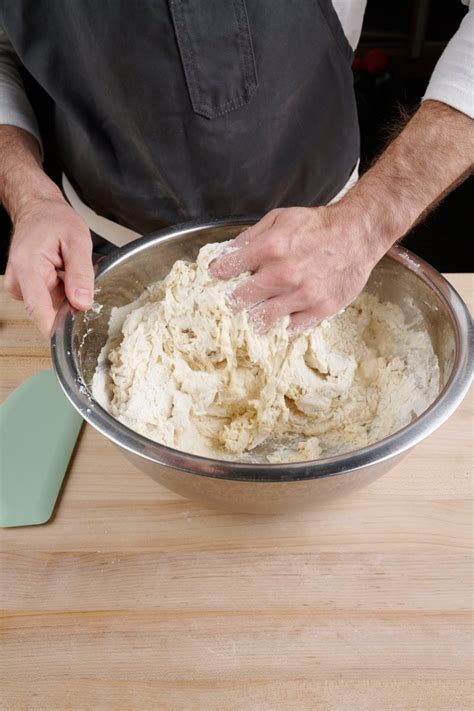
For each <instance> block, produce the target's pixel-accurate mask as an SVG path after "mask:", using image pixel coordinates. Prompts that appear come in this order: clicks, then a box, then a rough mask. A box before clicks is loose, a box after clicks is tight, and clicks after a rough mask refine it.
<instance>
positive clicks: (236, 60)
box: [0, 0, 359, 233]
mask: <svg viewBox="0 0 474 711" xmlns="http://www.w3.org/2000/svg"><path fill="white" fill-rule="evenodd" d="M0 22H1V23H2V25H3V27H4V29H5V31H6V33H7V35H8V38H9V39H10V41H11V43H12V45H13V47H14V49H15V51H16V52H17V54H18V56H19V58H20V60H21V62H22V63H23V65H24V67H25V68H26V70H27V71H28V72H29V73H30V74H31V75H32V77H33V78H34V79H35V80H36V81H37V82H38V83H39V84H40V86H41V87H42V88H43V89H44V90H45V91H46V93H47V95H48V96H49V98H50V101H51V105H52V115H53V120H54V135H55V142H56V146H57V152H58V156H59V158H60V161H61V166H62V168H63V170H64V171H65V173H66V174H67V176H68V178H69V180H70V181H71V183H72V184H73V186H74V188H75V189H76V191H77V193H78V195H79V196H80V198H81V199H82V200H83V201H84V202H85V203H86V204H87V205H89V206H90V207H91V208H92V209H93V210H95V212H97V213H99V214H101V215H103V216H105V217H108V218H110V219H112V220H114V221H116V222H119V223H120V224H122V225H125V226H127V227H130V228H131V229H133V230H136V231H138V232H141V233H144V232H149V231H151V230H153V229H157V228H160V227H163V226H166V225H169V224H175V223H178V222H184V221H186V220H190V219H212V218H217V217H221V216H224V215H243V214H249V213H251V214H257V213H264V212H266V211H268V210H270V209H272V208H274V207H281V206H291V205H307V206H310V205H321V204H325V203H327V202H328V201H329V200H331V198H332V197H334V196H335V195H336V194H337V193H338V192H339V190H340V189H341V188H342V187H343V185H344V184H345V183H346V181H347V180H348V178H349V176H350V174H351V172H352V169H353V168H354V166H355V164H356V162H357V159H358V154H359V131H358V124H357V115H356V107H355V100H354V91H353V80H352V71H351V60H352V50H351V48H350V46H349V44H348V42H347V39H346V37H345V36H344V33H343V30H342V28H341V25H340V23H339V19H338V17H337V15H336V12H335V10H334V8H333V6H332V3H331V2H330V1H329V0H295V1H294V2H290V0H168V1H167V0H140V1H138V0H135V1H132V0H108V1H105V0H0Z"/></svg>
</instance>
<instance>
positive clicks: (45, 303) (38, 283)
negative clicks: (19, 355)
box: [20, 265, 56, 338]
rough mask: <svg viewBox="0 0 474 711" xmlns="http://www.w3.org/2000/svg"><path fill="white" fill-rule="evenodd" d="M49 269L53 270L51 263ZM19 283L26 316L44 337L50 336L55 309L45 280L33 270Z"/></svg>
mask: <svg viewBox="0 0 474 711" xmlns="http://www.w3.org/2000/svg"><path fill="white" fill-rule="evenodd" d="M51 270H52V271H54V267H53V266H52V265H51ZM20 278H21V277H20ZM21 283H22V294H23V300H24V302H25V308H26V312H27V314H28V316H29V317H30V318H31V319H32V320H33V321H34V322H35V323H36V325H37V326H38V328H39V330H40V331H41V333H42V334H43V335H44V336H45V337H46V338H50V336H51V330H52V328H53V324H54V319H55V318H56V311H55V308H54V306H53V302H52V300H51V294H50V292H49V290H48V287H47V280H46V279H45V278H44V276H43V275H40V274H38V273H36V272H35V273H33V274H31V273H30V274H28V275H27V276H26V277H25V278H24V279H21Z"/></svg>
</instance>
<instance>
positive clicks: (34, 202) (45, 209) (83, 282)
mask: <svg viewBox="0 0 474 711" xmlns="http://www.w3.org/2000/svg"><path fill="white" fill-rule="evenodd" d="M0 155H1V156H2V159H1V161H0V202H1V203H2V204H3V205H4V206H5V208H6V210H7V212H8V214H9V215H10V217H11V220H12V224H13V238H12V242H11V247H10V255H9V259H8V264H7V270H6V274H5V286H6V288H7V289H8V291H9V292H10V294H11V295H12V296H13V297H14V298H16V299H23V300H24V302H25V306H26V310H27V311H28V314H29V315H30V317H31V318H32V319H33V320H34V321H35V323H36V325H37V326H38V328H39V329H40V330H41V332H42V333H43V335H44V336H46V337H47V338H49V337H50V335H51V329H52V327H53V323H54V319H55V316H56V311H57V309H58V307H59V305H60V303H61V302H62V301H63V299H64V297H65V296H66V297H67V298H68V300H69V302H70V303H71V305H72V306H74V307H75V308H77V309H80V310H85V309H88V308H89V307H90V306H91V304H92V301H93V289H94V271H93V268H92V260H91V253H92V240H91V236H90V232H89V230H88V228H87V226H86V224H85V223H84V222H83V220H82V219H81V218H80V217H79V215H77V214H76V213H75V212H74V210H73V209H72V208H71V207H70V206H69V205H68V204H67V202H66V201H65V200H64V198H63V196H62V193H61V191H60V190H59V188H58V187H57V186H56V185H55V184H54V183H53V182H52V181H51V180H50V179H49V178H48V176H47V175H46V174H45V173H44V172H43V170H42V167H41V157H40V147H39V145H38V142H37V141H36V139H35V138H34V137H33V136H32V135H31V134H30V133H28V132H27V131H24V130H23V129H21V128H17V127H16V126H8V125H0Z"/></svg>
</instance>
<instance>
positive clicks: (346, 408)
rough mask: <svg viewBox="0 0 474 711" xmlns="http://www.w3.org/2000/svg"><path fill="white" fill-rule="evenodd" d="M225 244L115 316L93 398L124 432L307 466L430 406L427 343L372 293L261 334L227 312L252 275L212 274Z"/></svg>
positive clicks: (433, 373) (176, 269)
mask: <svg viewBox="0 0 474 711" xmlns="http://www.w3.org/2000/svg"><path fill="white" fill-rule="evenodd" d="M229 246H230V243H225V244H222V243H221V244H208V245H206V246H205V247H203V248H202V249H201V251H200V253H199V255H198V258H197V261H196V262H195V263H188V262H184V261H178V262H176V263H175V264H174V266H173V268H172V269H171V271H170V273H169V275H168V276H167V277H166V279H164V280H163V281H162V282H158V283H156V284H153V285H152V286H150V287H149V288H148V289H146V291H145V292H144V294H143V295H142V296H141V297H140V298H139V299H138V300H137V301H136V302H134V303H133V304H131V305H129V306H126V307H123V308H121V309H114V310H113V312H112V318H111V323H110V337H109V340H108V342H107V344H106V345H105V347H104V349H103V350H102V353H101V357H100V358H99V364H98V368H97V371H96V375H95V377H94V381H93V393H94V396H95V398H96V399H97V400H98V401H99V403H100V404H101V405H102V406H103V407H105V408H106V409H107V410H108V411H109V412H110V413H111V414H112V415H113V416H114V417H116V418H117V419H119V420H120V421H121V422H122V423H124V424H125V425H127V426H128V427H130V428H131V429H133V430H135V431H137V432H139V433H141V434H142V435H145V436H146V437H149V438H150V439H152V440H156V441H157V442H161V443H162V444H165V445H168V446H169V447H174V448H175V449H179V450H183V451H186V452H191V453H193V454H199V455H203V456H210V457H213V458H218V459H235V458H244V459H246V460H247V461H249V460H250V461H251V460H252V452H255V451H256V453H258V452H259V451H262V450H263V451H264V452H265V451H266V452H267V453H266V454H265V456H266V457H267V459H268V460H269V461H272V462H282V461H304V460H309V459H315V458H317V457H318V456H328V455H333V454H336V453H340V452H344V451H348V450H351V449H356V448H359V447H362V446H364V445H367V444H369V443H371V442H374V441H376V440H379V439H382V438H383V437H386V436H387V435H389V434H391V433H393V432H395V431H396V430H399V429H400V428H401V427H403V426H405V425H406V424H408V423H409V422H410V421H411V420H412V419H413V418H414V417H416V416H417V415H419V414H420V413H421V412H423V411H424V410H425V409H426V408H427V407H428V405H429V404H430V403H431V402H432V401H433V400H434V399H435V397H436V396H437V394H438V392H439V369H438V362H437V358H436V356H435V354H434V352H433V347H432V344H431V341H430V338H429V335H428V333H427V332H426V331H423V330H416V329H414V328H413V327H410V325H409V324H407V323H406V321H405V317H404V315H403V312H402V310H401V309H400V308H399V307H398V306H396V305H394V304H391V303H380V301H379V300H378V299H377V298H376V297H375V296H373V295H370V294H368V293H363V294H362V295H361V296H359V298H358V299H356V301H355V302H354V303H353V304H352V305H351V306H349V307H348V308H347V309H346V310H345V311H344V312H342V313H340V314H338V315H336V316H334V317H333V318H332V319H330V320H329V321H324V322H323V323H322V324H320V325H319V326H317V327H314V328H312V329H310V330H307V331H305V332H304V333H302V334H301V335H299V336H298V337H296V338H295V339H293V340H291V338H290V337H289V333H288V330H287V325H288V319H283V320H282V321H281V322H280V323H278V324H277V325H276V326H275V327H274V328H273V329H272V330H271V331H270V332H269V333H267V334H265V335H258V334H256V333H255V331H254V330H253V328H252V326H251V325H250V323H249V320H248V314H247V312H246V311H241V312H240V313H237V314H234V313H232V311H231V310H230V308H229V306H228V305H227V297H228V295H229V293H230V292H232V291H233V289H234V288H235V285H236V283H237V282H239V281H240V280H242V279H244V278H245V277H246V276H248V275H241V276H239V277H237V278H236V279H232V280H229V281H219V280H214V279H212V278H211V277H210V275H209V272H208V265H209V263H210V262H211V261H212V260H213V259H214V258H215V257H216V256H218V255H219V254H220V253H222V250H223V249H226V248H227V249H228V248H229ZM256 448H259V449H257V450H256ZM265 448H266V449H265Z"/></svg>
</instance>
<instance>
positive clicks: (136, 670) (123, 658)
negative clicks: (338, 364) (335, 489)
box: [0, 275, 473, 711]
mask: <svg viewBox="0 0 474 711" xmlns="http://www.w3.org/2000/svg"><path fill="white" fill-rule="evenodd" d="M449 278H450V281H451V282H452V283H453V284H454V285H455V286H456V287H457V288H458V290H459V291H460V292H461V294H462V295H463V296H464V298H465V299H466V300H469V298H470V299H471V300H472V295H473V294H472V292H473V279H472V276H470V275H452V276H450V277H449ZM0 322H1V323H0V325H1V328H0V337H1V343H0V358H1V360H0V364H1V383H0V385H1V397H2V399H3V398H4V397H6V396H7V395H8V393H9V392H10V391H11V390H12V389H13V388H14V387H16V386H17V385H18V384H19V383H20V382H21V381H22V380H24V379H25V378H27V377H28V376H30V375H32V374H33V373H35V372H37V371H39V370H41V369H43V368H48V367H49V366H50V359H49V355H48V348H47V347H46V345H45V344H44V343H43V342H42V340H41V338H40V337H39V335H37V333H36V331H35V329H34V328H33V326H32V325H31V324H30V323H29V322H28V321H27V320H26V318H25V314H24V311H23V308H22V305H21V304H20V303H18V302H13V301H12V300H10V299H9V298H8V297H7V296H6V295H5V294H4V293H2V295H1V298H0ZM472 406H473V398H472V397H468V398H467V399H466V400H465V401H464V403H463V404H462V406H461V407H460V408H459V410H458V411H457V412H456V414H455V415H454V416H453V417H452V418H451V419H450V420H449V421H448V422H447V423H446V424H445V425H444V426H443V427H442V428H441V429H439V430H438V431H437V432H436V433H435V434H434V435H432V436H431V437H429V438H428V440H427V441H425V442H424V443H422V444H421V445H419V447H418V448H417V449H416V450H415V451H414V452H412V453H411V454H410V455H409V456H408V457H407V458H406V459H405V460H404V462H402V463H401V464H400V465H399V466H397V467H396V468H395V469H394V470H393V471H392V472H390V473H389V474H387V475H386V476H385V477H383V478H382V479H380V480H379V481H377V482H376V483H374V484H372V485H371V486H370V487H368V488H367V489H365V490H363V491H361V492H358V493H356V494H353V495H351V496H348V497H347V498H345V499H341V500H340V501H338V502H335V503H332V504H330V505H328V506H327V507H326V508H323V509H320V510H316V511H314V512H310V513H303V514H292V515H287V516H284V517H280V518H277V517H258V516H250V515H229V514H225V513H221V512H218V511H213V510H208V509H206V508H205V507H204V506H201V505H198V504H195V503H191V502H189V501H185V500H184V499H181V498H180V497H178V496H177V495H175V494H173V493H171V492H169V491H167V490H166V489H164V488H162V487H161V486H159V485H158V484H156V483H154V482H153V481H152V480H151V479H149V478H147V477H146V476H145V475H144V474H141V473H140V472H138V471H136V470H135V469H133V468H132V466H131V465H129V464H128V463H127V462H126V460H125V459H124V458H123V457H122V456H121V454H120V453H119V452H118V451H117V450H116V449H115V448H114V447H113V446H112V445H111V444H110V443H109V442H108V441H107V440H106V439H104V438H103V437H101V436H100V435H99V434H97V433H96V432H94V431H93V430H92V429H91V428H90V427H89V426H86V427H84V429H83V431H82V434H81V437H80V441H79V444H78V448H77V450H76V453H75V457H74V460H73V463H72V466H71V467H70V471H69V475H68V479H67V482H66V486H65V489H64V492H63V495H62V498H61V501H60V504H59V508H58V511H57V514H56V516H55V518H54V519H53V520H52V521H51V522H50V523H49V524H47V525H44V526H38V527H31V528H17V529H6V530H3V531H1V532H0V552H1V569H0V576H1V582H0V595H1V603H2V608H3V610H4V614H3V618H2V621H1V628H2V642H1V644H0V674H3V684H2V689H3V690H2V691H1V692H0V698H1V699H2V701H1V703H0V706H1V708H2V709H3V708H5V709H35V710H37V709H47V710H50V709H79V708H80V709H114V710H115V709H135V708H136V709H143V710H145V711H148V710H153V711H154V710H155V709H157V710H158V711H161V710H162V709H186V711H189V710H193V709H196V710H199V711H207V710H208V709H219V710H224V709H225V710H226V711H227V710H230V709H244V710H245V711H255V710H257V711H260V710H265V711H267V710H272V711H273V710H274V709H292V710H293V709H295V710H298V711H299V710H300V709H311V710H312V709H334V710H336V711H341V710H342V711H343V710H345V709H348V710H349V709H350V711H354V709H355V710H357V711H359V710H361V711H366V710H367V709H368V710H371V709H374V710H377V711H391V710H392V709H397V710H398V709H399V710H400V711H402V710H403V711H406V710H407V709H430V710H431V709H449V710H450V711H452V710H454V709H457V710H459V709H468V708H472V706H471V703H472V696H471V695H470V681H469V679H470V675H471V665H472V661H473V657H472V648H471V641H472V637H471V630H470V608H471V604H472V593H473V576H472V573H473V571H472V559H471V545H472V493H473V491H472V446H471V443H470V442H471V435H472Z"/></svg>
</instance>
